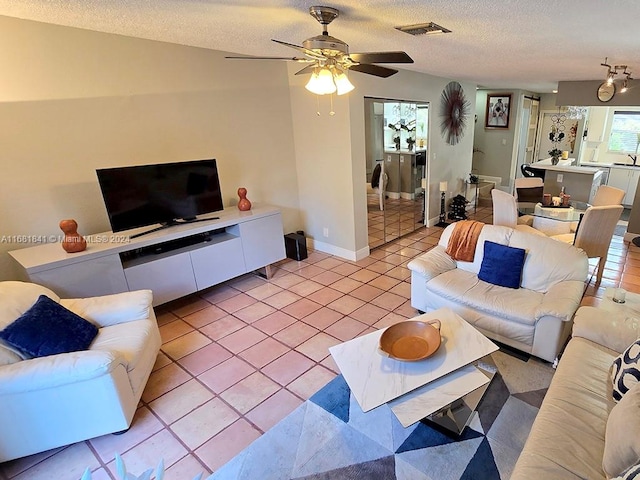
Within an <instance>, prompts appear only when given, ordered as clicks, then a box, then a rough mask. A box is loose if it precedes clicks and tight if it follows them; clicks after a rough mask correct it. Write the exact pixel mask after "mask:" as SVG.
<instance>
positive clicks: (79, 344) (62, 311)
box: [0, 295, 98, 357]
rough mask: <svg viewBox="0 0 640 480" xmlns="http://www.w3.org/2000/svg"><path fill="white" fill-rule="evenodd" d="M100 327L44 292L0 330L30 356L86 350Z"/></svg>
mask: <svg viewBox="0 0 640 480" xmlns="http://www.w3.org/2000/svg"><path fill="white" fill-rule="evenodd" d="M96 335H98V327H96V326H95V325H94V324H92V323H90V322H88V321H86V320H85V319H84V318H82V317H80V316H78V315H76V314H75V313H73V312H72V311H70V310H68V309H66V308H64V307H63V306H62V305H60V304H59V303H57V302H54V301H53V300H51V299H50V298H49V297H47V296H46V295H40V296H39V297H38V300H37V301H36V303H34V304H33V305H32V306H31V308H30V309H29V310H27V311H26V312H24V313H23V314H22V315H21V316H20V317H18V319H17V320H15V321H14V322H12V323H11V324H9V325H8V326H7V327H6V328H5V329H4V330H2V331H0V338H1V339H3V340H4V341H5V342H7V343H8V344H9V345H11V346H12V347H14V348H16V349H18V350H19V351H21V352H22V353H24V354H25V355H26V356H28V357H45V356H47V355H56V354H58V353H67V352H76V351H78V350H86V349H87V348H89V345H91V342H92V341H93V339H94V338H95V337H96Z"/></svg>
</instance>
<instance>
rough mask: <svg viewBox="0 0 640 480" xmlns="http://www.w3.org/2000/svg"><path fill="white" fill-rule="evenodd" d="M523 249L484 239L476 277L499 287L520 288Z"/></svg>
mask: <svg viewBox="0 0 640 480" xmlns="http://www.w3.org/2000/svg"><path fill="white" fill-rule="evenodd" d="M525 253H526V252H525V250H524V249H522V248H514V247H508V246H506V245H500V244H499V243H495V242H490V241H488V240H487V241H485V242H484V257H483V258H482V265H481V266H480V272H478V278H479V279H480V280H482V281H484V282H488V283H492V284H493V285H500V286H501V287H508V288H520V279H521V278H522V267H523V266H524V256H525Z"/></svg>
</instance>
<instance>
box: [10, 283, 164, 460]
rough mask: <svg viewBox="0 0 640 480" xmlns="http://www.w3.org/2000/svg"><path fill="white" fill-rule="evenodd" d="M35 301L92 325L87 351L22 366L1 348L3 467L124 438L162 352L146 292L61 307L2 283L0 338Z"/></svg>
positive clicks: (29, 286)
mask: <svg viewBox="0 0 640 480" xmlns="http://www.w3.org/2000/svg"><path fill="white" fill-rule="evenodd" d="M40 295H46V296H47V297H49V298H51V299H52V300H54V301H56V302H59V303H60V304H61V305H63V306H65V307H66V308H68V309H69V310H71V311H73V312H74V313H76V314H78V315H80V316H81V317H83V318H84V319H86V320H88V321H90V322H92V323H94V324H95V325H96V326H97V327H99V329H98V335H97V336H96V337H95V339H94V340H93V342H92V343H91V345H90V347H89V349H88V350H85V351H79V352H72V353H63V354H58V355H50V356H45V357H39V358H32V359H27V360H23V359H22V358H21V357H20V356H18V355H17V354H16V353H15V352H14V351H12V350H11V349H8V348H6V346H4V345H0V425H2V428H1V429H0V462H5V461H7V460H11V459H14V458H19V457H23V456H26V455H31V454H34V453H38V452H42V451H45V450H49V449H51V448H55V447H59V446H62V445H68V444H71V443H74V442H78V441H81V440H85V439H88V438H93V437H97V436H100V435H104V434H107V433H113V432H118V431H121V430H126V429H127V428H129V426H130V424H131V420H132V419H133V415H134V413H135V411H136V408H137V406H138V402H139V400H140V397H141V395H142V391H143V389H144V386H145V385H146V382H147V380H148V378H149V375H150V373H151V370H152V368H153V366H154V364H155V361H156V358H157V355H158V351H159V349H160V343H161V342H160V333H159V330H158V325H157V322H156V318H155V314H154V312H153V308H152V307H151V305H152V294H151V291H149V290H140V291H135V292H126V293H120V294H116V295H108V296H104V297H94V298H87V299H66V300H61V299H60V298H59V297H58V296H57V295H56V294H55V293H54V292H52V291H51V290H49V289H47V288H45V287H42V286H39V285H36V284H33V283H25V282H0V330H1V329H4V328H5V327H6V326H7V325H9V324H10V323H12V322H13V321H14V320H15V319H16V318H18V317H19V316H20V315H22V313H24V312H25V311H27V310H28V309H29V308H30V307H31V305H33V304H34V302H35V301H36V300H37V299H38V297H39V296H40Z"/></svg>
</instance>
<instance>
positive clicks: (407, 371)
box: [329, 308, 498, 426]
mask: <svg viewBox="0 0 640 480" xmlns="http://www.w3.org/2000/svg"><path fill="white" fill-rule="evenodd" d="M436 318H437V319H439V320H440V321H441V322H442V327H441V329H440V333H441V336H442V344H441V346H440V348H439V349H438V351H437V352H436V353H435V354H434V355H433V356H431V357H429V358H427V359H425V360H421V361H418V362H402V361H399V360H394V359H391V358H388V357H385V356H383V355H381V354H380V353H379V351H378V344H379V340H380V336H381V335H382V332H383V331H384V330H379V331H377V332H372V333H370V334H368V335H364V336H362V337H358V338H354V339H353V340H349V341H348V342H345V343H341V344H339V345H335V346H333V347H331V348H330V349H329V351H330V352H331V356H332V357H333V359H334V360H335V362H336V364H337V365H338V368H339V369H340V371H341V373H342V375H343V377H344V379H345V381H346V382H347V384H348V385H349V388H350V389H351V392H352V393H353V396H354V397H355V399H356V400H357V402H358V404H359V405H360V407H361V408H362V410H363V411H365V412H367V411H369V410H371V409H373V408H376V407H378V406H380V405H382V404H384V403H387V402H391V403H390V404H389V405H390V406H391V408H392V410H393V411H394V413H395V414H396V416H397V417H398V419H399V420H400V421H401V423H402V424H403V425H405V426H408V425H411V424H412V423H415V422H417V421H418V420H420V419H422V418H424V417H427V416H429V415H432V414H434V413H436V412H438V411H440V410H442V409H443V408H446V407H447V406H449V405H451V404H452V403H453V402H454V401H456V400H459V399H460V398H461V397H463V396H465V395H467V394H469V393H470V392H473V391H476V390H478V389H480V388H481V387H483V386H486V385H487V384H488V383H489V381H490V379H491V378H492V376H493V373H495V369H494V370H493V372H491V370H492V368H494V367H491V366H490V365H489V366H488V367H487V368H486V369H485V370H484V371H488V372H489V373H490V374H488V373H483V371H480V370H478V368H476V367H475V366H474V365H472V364H473V363H474V362H477V361H478V360H480V359H483V358H484V357H487V356H488V355H489V354H490V353H492V352H495V351H496V350H498V347H497V346H496V345H495V344H494V343H493V342H491V341H490V340H489V339H488V338H486V337H485V336H484V335H482V334H481V333H480V332H478V331H477V330H476V329H475V328H474V327H472V326H471V325H469V324H468V323H467V322H466V321H464V320H463V319H462V318H460V317H459V316H458V315H456V314H455V313H454V312H453V311H452V310H450V309H448V308H442V309H439V310H436V311H434V312H429V313H426V314H424V315H420V316H418V317H415V318H414V319H412V320H422V321H429V320H433V319H436ZM410 392H411V393H410ZM482 393H484V390H483V391H482ZM480 396H481V395H480ZM478 401H479V398H478ZM476 404H477V402H476Z"/></svg>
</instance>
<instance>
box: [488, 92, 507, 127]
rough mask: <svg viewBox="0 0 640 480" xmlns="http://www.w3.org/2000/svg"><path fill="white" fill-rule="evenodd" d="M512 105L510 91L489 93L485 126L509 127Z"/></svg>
mask: <svg viewBox="0 0 640 480" xmlns="http://www.w3.org/2000/svg"><path fill="white" fill-rule="evenodd" d="M510 107H511V94H510V93H490V94H488V95H487V117H486V120H485V122H484V128H509V114H510V113H511V112H510Z"/></svg>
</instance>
